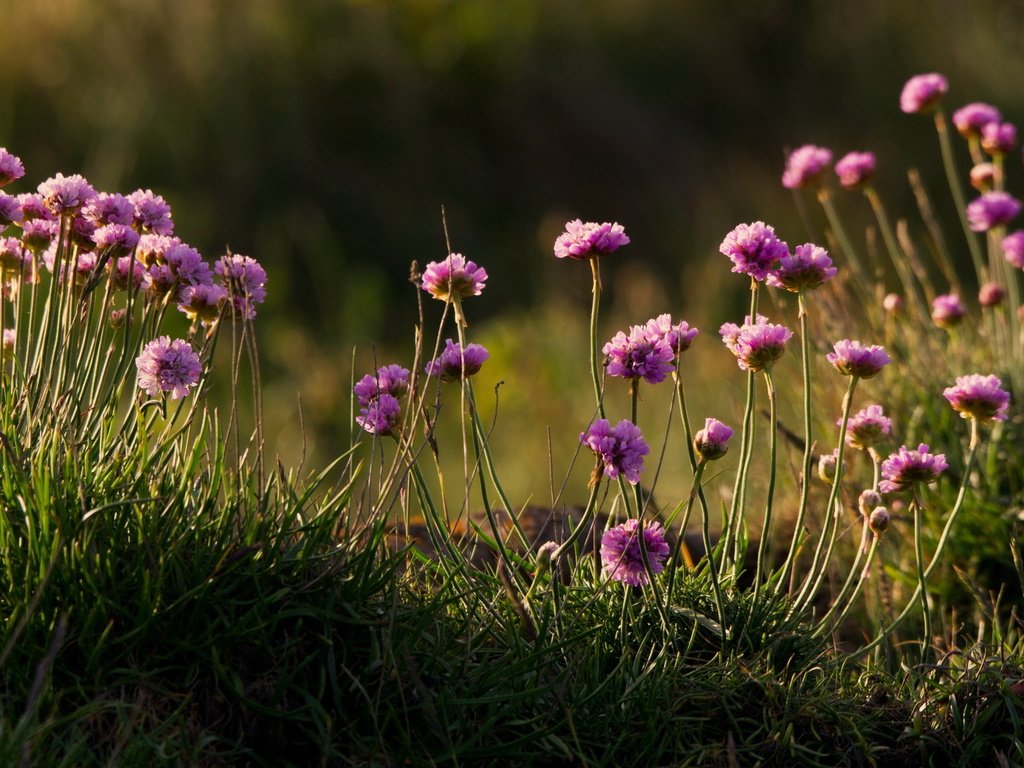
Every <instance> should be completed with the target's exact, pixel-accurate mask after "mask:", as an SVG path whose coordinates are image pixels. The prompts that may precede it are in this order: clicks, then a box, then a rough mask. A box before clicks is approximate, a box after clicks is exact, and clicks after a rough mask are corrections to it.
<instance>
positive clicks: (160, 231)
mask: <svg viewBox="0 0 1024 768" xmlns="http://www.w3.org/2000/svg"><path fill="white" fill-rule="evenodd" d="M127 199H128V202H129V203H131V204H132V220H133V222H134V224H135V227H136V229H138V230H139V231H140V232H144V233H147V234H153V235H163V236H165V237H169V236H170V235H173V234H174V221H173V220H172V218H171V206H170V205H168V203H167V201H166V200H164V199H163V197H162V196H160V195H158V194H155V193H154V192H153V190H151V189H138V190H136V191H135V192H132V193H131V194H130V195H128V198H127Z"/></svg>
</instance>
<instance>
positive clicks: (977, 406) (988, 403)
mask: <svg viewBox="0 0 1024 768" xmlns="http://www.w3.org/2000/svg"><path fill="white" fill-rule="evenodd" d="M942 396H943V397H945V398H946V399H947V400H949V404H950V405H951V406H953V410H954V411H956V412H957V413H959V414H960V416H961V417H962V418H964V419H975V420H977V421H979V422H981V423H984V422H986V421H1006V414H1007V411H1008V410H1009V408H1010V393H1009V392H1007V391H1006V390H1005V389H1003V383H1002V382H1001V381H1000V380H999V377H998V376H982V375H981V374H978V373H972V374H970V375H969V376H958V377H957V379H956V385H955V386H952V387H946V388H945V389H944V390H942Z"/></svg>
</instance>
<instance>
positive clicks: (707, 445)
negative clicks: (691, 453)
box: [693, 417, 733, 461]
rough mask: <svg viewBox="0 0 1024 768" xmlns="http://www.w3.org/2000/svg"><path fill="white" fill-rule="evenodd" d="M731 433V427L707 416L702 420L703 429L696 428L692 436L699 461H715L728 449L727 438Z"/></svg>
mask: <svg viewBox="0 0 1024 768" xmlns="http://www.w3.org/2000/svg"><path fill="white" fill-rule="evenodd" d="M732 435H733V431H732V427H729V426H727V425H725V424H723V423H722V422H720V421H719V420H718V419H712V418H710V417H709V418H707V419H705V420H704V429H701V430H698V431H697V434H695V435H694V436H693V449H694V450H695V451H696V452H697V453H698V455H699V456H700V459H701V461H715V460H716V459H720V458H722V457H723V456H725V453H726V451H728V450H729V438H731V437H732Z"/></svg>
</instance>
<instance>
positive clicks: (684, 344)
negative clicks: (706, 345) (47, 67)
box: [646, 314, 699, 355]
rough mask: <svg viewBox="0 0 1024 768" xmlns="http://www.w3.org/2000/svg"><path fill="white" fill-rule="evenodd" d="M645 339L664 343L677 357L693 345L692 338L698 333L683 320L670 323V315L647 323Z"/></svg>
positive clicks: (661, 316)
mask: <svg viewBox="0 0 1024 768" xmlns="http://www.w3.org/2000/svg"><path fill="white" fill-rule="evenodd" d="M646 330H647V337H648V338H650V339H655V340H659V341H664V342H665V343H666V344H668V345H669V347H670V348H671V349H672V351H673V352H675V353H676V354H677V355H678V354H681V353H682V352H685V351H686V350H688V349H689V348H690V345H691V344H693V339H694V337H695V336H696V335H697V334H698V333H699V331H698V330H697V329H696V328H691V327H690V324H689V323H688V322H686V321H685V320H680V321H679V322H678V323H673V322H672V315H668V314H665V315H658V316H657V317H655V318H652V319H650V320H648V321H647V326H646Z"/></svg>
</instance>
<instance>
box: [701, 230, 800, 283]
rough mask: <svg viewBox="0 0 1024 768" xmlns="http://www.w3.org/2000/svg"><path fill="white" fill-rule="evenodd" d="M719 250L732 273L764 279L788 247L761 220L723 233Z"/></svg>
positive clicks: (787, 250)
mask: <svg viewBox="0 0 1024 768" xmlns="http://www.w3.org/2000/svg"><path fill="white" fill-rule="evenodd" d="M718 250H719V252H721V253H722V254H724V255H725V256H728V257H729V259H730V260H731V261H732V263H733V268H732V271H733V272H741V273H744V274H747V275H750V276H751V277H752V278H754V279H755V280H764V279H765V277H767V276H768V273H769V272H772V271H773V270H774V269H775V268H776V267H777V266H778V264H779V260H780V259H781V258H782V257H783V256H786V255H787V254H788V253H789V246H788V245H786V243H785V242H784V241H782V240H779V238H778V237H776V236H775V230H774V229H772V228H771V227H770V226H769V225H767V224H765V223H764V222H763V221H755V222H754V223H752V224H740V225H739V226H738V227H736V228H735V229H734V230H732V232H730V233H729V234H728V235H726V236H725V240H723V241H722V244H721V246H719V248H718Z"/></svg>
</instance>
